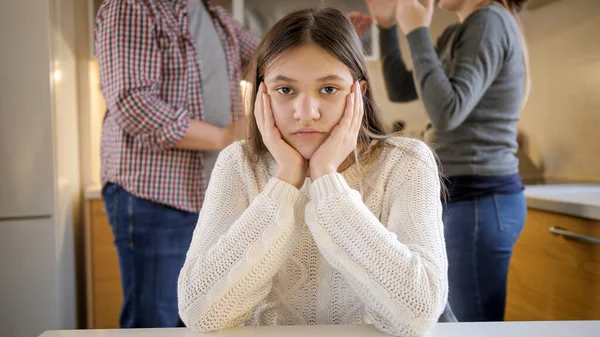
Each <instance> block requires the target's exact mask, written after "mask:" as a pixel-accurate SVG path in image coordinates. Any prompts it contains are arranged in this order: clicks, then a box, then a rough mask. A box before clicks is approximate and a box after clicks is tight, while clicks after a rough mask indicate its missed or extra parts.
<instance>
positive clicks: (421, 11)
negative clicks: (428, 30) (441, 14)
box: [396, 0, 434, 35]
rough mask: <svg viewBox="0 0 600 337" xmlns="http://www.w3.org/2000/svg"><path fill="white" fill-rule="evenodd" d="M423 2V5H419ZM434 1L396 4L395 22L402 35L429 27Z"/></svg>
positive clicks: (412, 1)
mask: <svg viewBox="0 0 600 337" xmlns="http://www.w3.org/2000/svg"><path fill="white" fill-rule="evenodd" d="M421 2H424V3H425V4H424V5H423V4H421ZM433 7H434V0H398V3H397V4H396V20H397V21H398V25H399V26H400V29H401V30H402V33H404V35H408V33H410V32H412V31H413V30H415V29H417V28H421V27H429V26H430V25H431V17H432V16H433Z"/></svg>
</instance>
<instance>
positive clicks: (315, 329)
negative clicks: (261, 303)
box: [40, 321, 600, 337]
mask: <svg viewBox="0 0 600 337" xmlns="http://www.w3.org/2000/svg"><path fill="white" fill-rule="evenodd" d="M203 335H206V336H210V337H282V336H285V337H321V336H327V337H336V336H339V337H379V336H387V335H385V334H383V333H381V332H379V331H377V330H376V329H375V328H374V327H373V326H370V325H326V326H317V325H303V326H271V327H242V328H233V329H228V330H223V331H219V332H212V333H209V334H202V333H197V332H193V331H192V330H189V329H185V328H180V329H128V330H68V331H46V332H45V333H43V334H42V335H41V336H40V337H198V336H203ZM598 336H600V321H560V322H554V321H553V322H501V323H500V322H494V323H438V324H437V326H436V327H435V328H434V330H433V332H432V334H431V335H429V336H428V337H598Z"/></svg>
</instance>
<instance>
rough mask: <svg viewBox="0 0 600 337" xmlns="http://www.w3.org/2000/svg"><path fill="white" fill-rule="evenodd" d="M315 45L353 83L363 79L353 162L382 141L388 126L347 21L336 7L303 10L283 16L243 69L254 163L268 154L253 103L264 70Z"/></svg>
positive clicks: (248, 147) (249, 148) (354, 32)
mask: <svg viewBox="0 0 600 337" xmlns="http://www.w3.org/2000/svg"><path fill="white" fill-rule="evenodd" d="M309 44H311V45H315V46H317V47H319V48H321V49H322V50H324V51H326V52H327V53H329V54H331V55H332V56H334V57H335V58H336V59H338V60H339V61H341V62H342V63H344V64H345V65H346V66H347V67H348V69H349V70H350V73H351V74H352V77H353V79H354V80H355V81H358V80H365V81H366V83H367V87H366V91H365V94H364V117H363V120H362V126H361V130H360V132H359V136H358V148H359V149H361V150H362V151H361V153H360V154H358V152H357V151H355V160H356V161H360V160H362V159H363V157H364V156H365V155H366V154H367V153H370V152H371V150H373V149H374V147H378V145H379V144H381V143H382V142H379V140H382V139H385V138H386V137H387V136H386V135H387V133H388V126H387V125H386V123H384V121H383V119H382V118H381V114H380V110H379V108H378V107H377V105H376V104H375V96H374V95H373V91H372V89H371V86H370V79H369V74H368V72H367V66H366V63H365V58H364V54H363V49H362V45H361V42H360V40H359V37H358V35H357V33H356V31H355V30H354V26H353V25H352V23H351V22H350V20H349V19H348V18H347V17H346V16H345V15H344V14H343V13H342V12H340V11H339V10H337V9H335V8H322V9H305V10H300V11H297V12H294V13H291V14H289V15H287V16H285V17H284V18H283V19H281V20H280V21H278V22H277V23H276V24H275V25H273V27H271V28H270V29H269V31H268V32H267V33H266V35H265V37H264V38H263V40H262V41H261V43H260V45H259V47H258V49H257V51H256V53H255V54H254V56H253V58H252V60H251V61H250V63H249V65H248V67H247V68H246V76H245V79H246V82H247V83H248V85H246V92H245V95H244V98H245V102H244V106H245V109H246V111H247V115H249V116H250V121H249V122H250V130H249V137H248V141H247V142H246V144H247V150H248V152H249V154H250V156H251V158H252V159H253V160H254V161H256V160H258V158H259V157H260V155H261V154H263V153H265V152H267V147H266V146H265V144H264V143H263V140H262V137H261V134H260V131H259V129H258V126H257V124H256V119H255V117H254V102H255V100H256V95H257V92H258V87H259V85H260V83H261V82H262V81H263V80H264V76H265V69H266V68H267V67H268V66H270V65H271V64H273V62H274V61H276V60H277V59H278V58H279V57H281V56H283V55H285V54H286V53H289V52H292V51H294V50H295V49H298V48H300V47H302V46H306V45H309Z"/></svg>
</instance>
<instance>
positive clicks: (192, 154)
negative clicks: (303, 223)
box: [95, 0, 259, 328]
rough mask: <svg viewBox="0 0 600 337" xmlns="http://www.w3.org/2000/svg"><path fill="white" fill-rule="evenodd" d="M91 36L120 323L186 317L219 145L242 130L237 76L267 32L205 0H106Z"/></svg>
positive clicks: (152, 323)
mask: <svg viewBox="0 0 600 337" xmlns="http://www.w3.org/2000/svg"><path fill="white" fill-rule="evenodd" d="M95 37H96V41H95V43H96V51H97V56H98V61H99V65H100V83H101V89H102V93H103V95H104V98H105V101H106V105H107V111H106V116H105V118H104V123H103V126H102V142H101V157H102V158H101V159H102V164H101V170H102V184H103V190H102V194H103V199H104V203H105V205H106V210H107V213H108V216H109V222H110V225H111V228H112V231H113V235H114V239H115V245H116V248H117V252H118V256H119V265H120V270H121V281H122V288H123V295H124V301H123V308H122V310H121V315H120V325H121V327H123V328H139V327H172V326H178V325H181V324H182V323H181V320H180V319H179V315H178V313H177V277H178V274H179V271H180V270H181V268H182V266H183V263H184V260H185V254H186V252H187V249H188V248H189V245H190V242H191V239H192V233H193V230H194V228H195V225H196V222H197V220H198V213H199V211H200V209H201V207H202V203H203V197H204V191H205V189H206V186H207V181H208V179H209V176H210V173H211V171H212V167H213V165H214V162H215V160H216V156H217V154H218V151H220V150H221V149H223V148H225V147H226V146H228V145H229V144H231V143H232V142H233V141H235V140H237V139H239V138H242V137H243V136H244V131H245V128H246V118H245V117H244V115H243V112H242V102H241V98H240V84H239V82H240V76H241V71H242V68H243V67H244V66H245V64H246V62H247V61H248V60H249V58H250V56H251V55H252V53H253V52H254V50H255V48H256V46H257V45H258V42H259V39H258V38H257V37H255V36H253V35H252V34H250V33H249V32H247V31H245V30H244V29H243V28H242V27H241V25H240V24H239V23H238V22H236V21H234V20H233V19H232V18H231V16H230V15H229V14H228V13H227V12H226V11H225V10H224V9H223V8H222V7H219V6H215V5H214V4H212V3H211V2H209V1H204V0H202V1H200V0H195V1H193V0H189V1H188V0H170V1H169V0H105V1H104V3H103V4H102V6H101V8H100V9H99V12H98V16H97V18H96V31H95Z"/></svg>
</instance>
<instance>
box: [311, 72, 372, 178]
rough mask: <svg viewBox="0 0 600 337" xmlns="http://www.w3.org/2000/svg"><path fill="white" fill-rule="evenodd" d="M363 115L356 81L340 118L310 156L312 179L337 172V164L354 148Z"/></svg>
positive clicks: (361, 101)
mask: <svg viewBox="0 0 600 337" xmlns="http://www.w3.org/2000/svg"><path fill="white" fill-rule="evenodd" d="M363 115H364V108H363V98H362V93H361V89H360V84H359V83H358V81H357V82H354V84H353V85H352V91H351V93H350V94H349V95H348V96H347V98H346V108H345V109H344V115H343V116H342V119H341V120H340V122H339V123H338V124H337V125H336V126H335V127H334V128H333V130H332V131H331V134H330V135H329V137H328V138H327V140H325V142H323V144H321V146H319V148H318V149H317V150H316V151H315V153H314V154H313V155H312V156H311V157H310V161H309V168H310V177H311V179H312V180H313V181H314V180H317V179H319V178H320V177H321V176H323V175H326V174H329V173H333V172H337V170H338V168H339V166H340V165H341V164H342V163H343V162H344V160H346V158H347V157H348V156H349V155H350V153H352V151H354V150H355V149H356V144H357V140H358V133H359V131H360V127H361V124H362V118H363Z"/></svg>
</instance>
